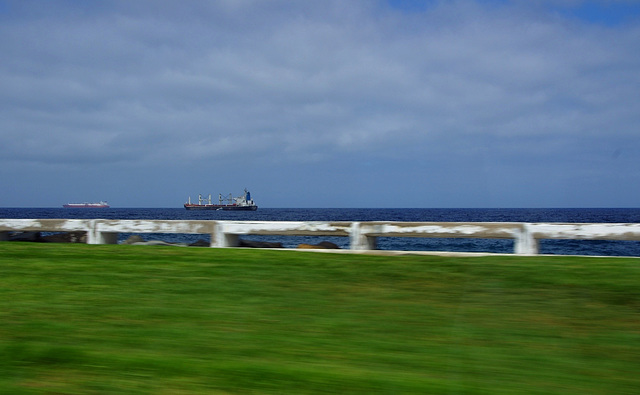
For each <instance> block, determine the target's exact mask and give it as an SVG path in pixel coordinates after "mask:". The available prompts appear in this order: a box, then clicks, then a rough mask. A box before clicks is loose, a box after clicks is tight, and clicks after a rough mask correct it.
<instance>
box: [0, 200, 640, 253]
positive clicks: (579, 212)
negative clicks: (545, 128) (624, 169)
mask: <svg viewBox="0 0 640 395" xmlns="http://www.w3.org/2000/svg"><path fill="white" fill-rule="evenodd" d="M0 218H78V219H84V218H105V219H171V220H181V219H183V220H203V219H211V220H239V221H242V220H251V221H438V222H597V223H628V222H631V223H633V222H635V223H638V222H640V209H637V208H633V209H627V208H617V209H606V208H595V209H585V208H579V209H377V208H362V209H354V208H329V209H326V208H315V209H309V208H304V209H302V208H293V209H285V208H260V209H258V210H257V211H251V212H241V211H238V212H233V211H187V210H185V209H183V208H111V209H64V208H0ZM128 236H129V235H128V234H121V235H120V239H119V240H120V241H123V240H125V239H126V238H127V237H128ZM142 236H143V237H144V238H145V239H147V240H164V241H168V242H187V243H191V242H194V241H196V240H198V239H203V240H207V241H208V236H207V235H186V234H180V235H171V234H158V235H142ZM243 238H244V239H247V240H256V241H272V242H280V243H283V245H284V246H285V247H287V248H294V247H296V246H297V245H298V244H300V243H308V244H316V243H318V242H320V241H324V240H326V241H330V242H333V243H335V244H337V245H339V246H341V247H342V248H348V245H349V240H348V239H347V238H346V237H327V236H322V237H315V236H309V237H298V236H251V235H247V236H243ZM378 248H379V249H382V250H401V251H467V252H496V253H512V252H513V248H514V245H513V241H512V240H496V239H430V238H384V237H382V238H380V239H379V240H378ZM540 253H541V254H562V255H605V256H640V242H638V241H608V240H541V241H540Z"/></svg>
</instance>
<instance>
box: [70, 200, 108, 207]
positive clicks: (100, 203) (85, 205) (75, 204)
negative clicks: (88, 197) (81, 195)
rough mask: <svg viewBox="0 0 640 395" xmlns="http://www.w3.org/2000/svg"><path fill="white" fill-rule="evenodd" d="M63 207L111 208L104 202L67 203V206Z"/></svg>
mask: <svg viewBox="0 0 640 395" xmlns="http://www.w3.org/2000/svg"><path fill="white" fill-rule="evenodd" d="M62 207H64V208H109V207H111V206H109V204H108V203H107V202H106V201H104V200H101V201H100V202H98V203H87V202H85V203H67V204H63V205H62Z"/></svg>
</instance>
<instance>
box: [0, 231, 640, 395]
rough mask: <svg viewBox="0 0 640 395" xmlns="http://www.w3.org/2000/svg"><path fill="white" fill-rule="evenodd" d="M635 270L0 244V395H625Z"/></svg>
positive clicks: (637, 309) (632, 344)
mask: <svg viewBox="0 0 640 395" xmlns="http://www.w3.org/2000/svg"><path fill="white" fill-rule="evenodd" d="M639 371H640V260H639V259H637V258H581V257H566V256H564V257H563V256H558V257H518V256H512V257H473V258H452V257H437V256H402V257H388V256H386V257H384V256H365V255H349V254H319V253H308V252H307V253H302V252H294V251H263V250H251V249H247V250H238V249H209V248H176V247H149V246H117V245H100V246H95V245H81V244H68V245H64V244H55V245H53V244H34V243H9V242H2V243H0V393H2V394H54V393H55V394H58V393H60V394H121V393H128V394H202V393H210V394H261V393H267V394H268V393H272V394H275V393H296V394H307V393H309V394H310V393H341V394H350V393H353V394H355V393H380V394H384V393H389V394H391V393H393V394H399V393H444V394H460V393H464V394H514V393H523V394H554V393H555V394H570V393H573V394H636V393H640V379H639V378H638V372H639Z"/></svg>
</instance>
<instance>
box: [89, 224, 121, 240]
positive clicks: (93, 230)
mask: <svg viewBox="0 0 640 395" xmlns="http://www.w3.org/2000/svg"><path fill="white" fill-rule="evenodd" d="M98 221H99V220H95V219H94V220H91V221H89V229H87V244H118V233H117V232H100V231H98Z"/></svg>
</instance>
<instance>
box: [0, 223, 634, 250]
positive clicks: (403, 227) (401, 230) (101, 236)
mask: <svg viewBox="0 0 640 395" xmlns="http://www.w3.org/2000/svg"><path fill="white" fill-rule="evenodd" d="M34 231H35V232H86V233H87V243H88V244H115V243H117V241H118V234H119V233H187V234H208V235H210V238H211V239H210V240H211V241H210V246H211V247H220V248H224V247H237V246H239V244H240V236H241V235H285V236H343V237H349V243H350V249H351V250H356V251H368V250H374V249H376V246H377V239H378V237H431V238H470V239H472V238H481V239H513V240H514V253H515V254H520V255H535V254H538V253H539V248H538V240H540V239H575V240H638V241H640V224H638V223H614V224H607V223H523V222H394V221H388V222H385V221H368V222H348V221H345V222H325V221H181V220H113V219H84V220H81V219H0V240H8V238H9V233H10V232H34Z"/></svg>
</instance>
